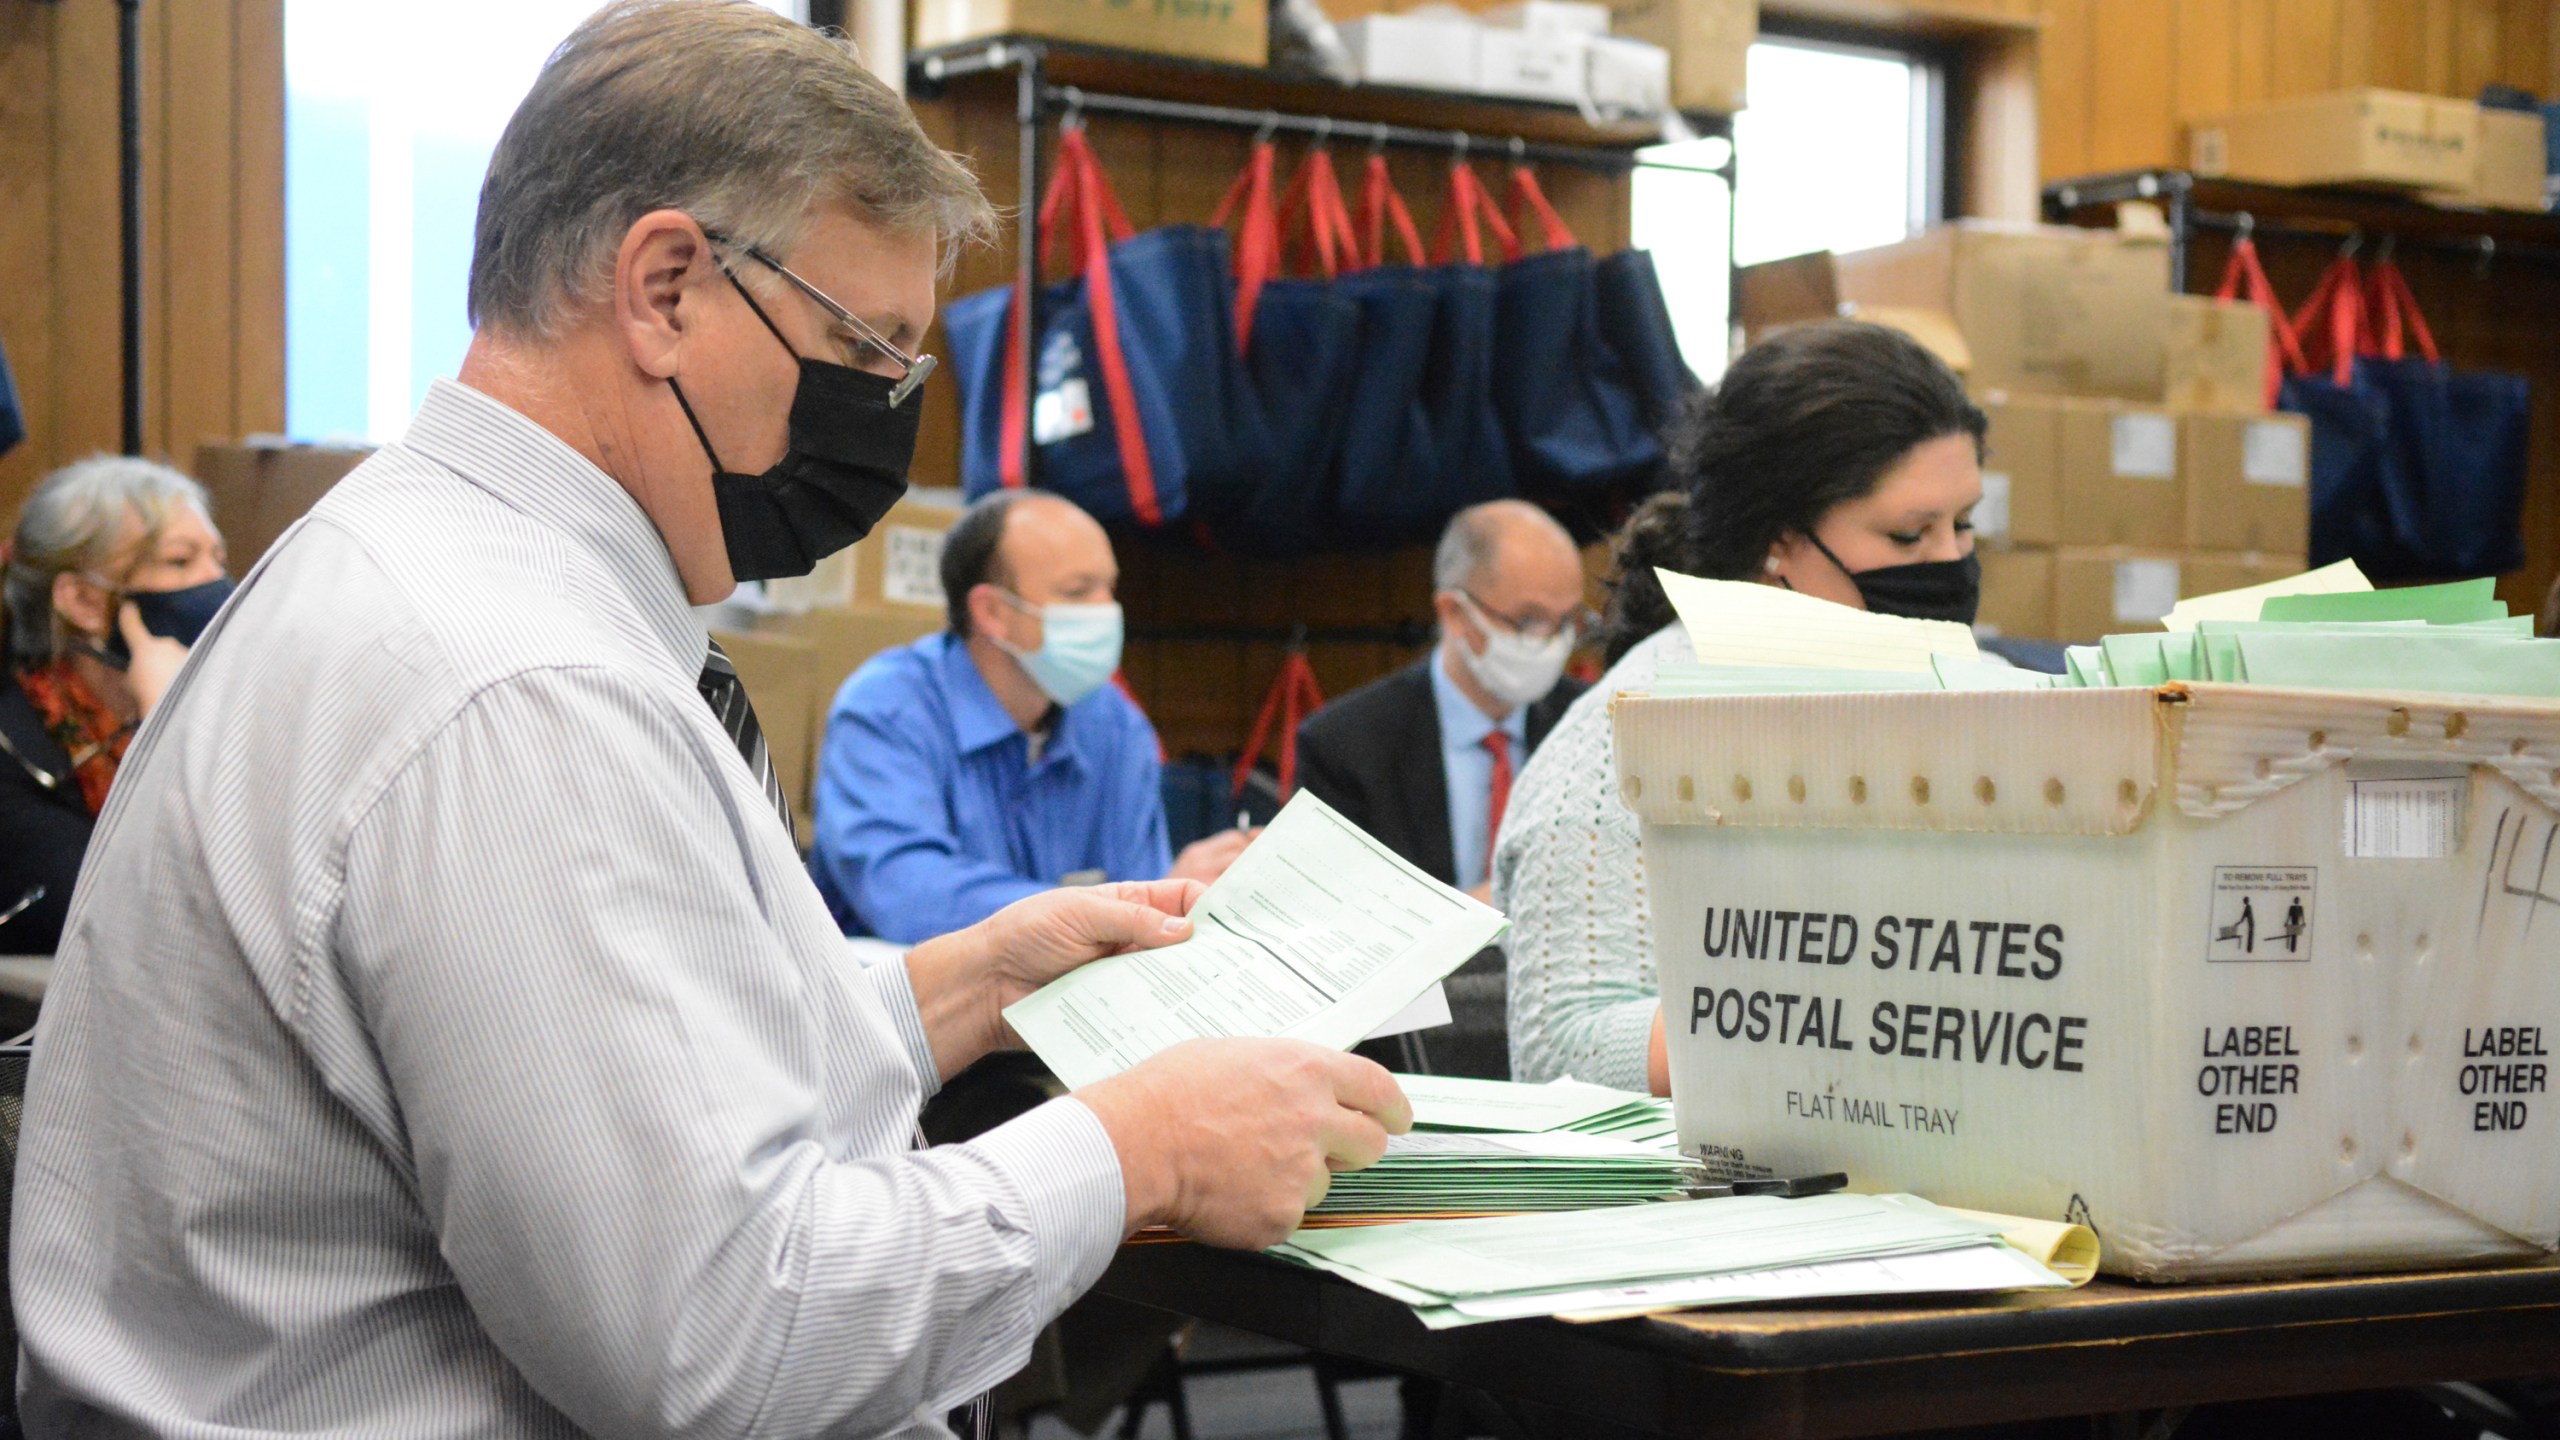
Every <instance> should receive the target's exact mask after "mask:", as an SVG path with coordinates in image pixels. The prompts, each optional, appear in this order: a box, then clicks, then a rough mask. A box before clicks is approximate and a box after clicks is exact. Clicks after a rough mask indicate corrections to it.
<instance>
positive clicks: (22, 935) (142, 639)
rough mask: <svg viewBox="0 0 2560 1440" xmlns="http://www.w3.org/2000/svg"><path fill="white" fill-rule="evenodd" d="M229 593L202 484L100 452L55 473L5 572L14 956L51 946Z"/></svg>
mask: <svg viewBox="0 0 2560 1440" xmlns="http://www.w3.org/2000/svg"><path fill="white" fill-rule="evenodd" d="M230 593H231V582H230V580H228V579H227V578H225V577H224V575H223V553H222V536H221V535H220V534H219V533H217V532H216V531H215V530H214V528H213V522H212V519H211V518H210V517H209V516H208V514H207V513H206V508H205V496H204V489H203V487H201V486H199V485H197V484H196V482H194V481H193V480H190V479H188V478H187V477H186V476H184V475H181V474H179V473H178V472H177V471H175V470H172V469H170V468H169V467H168V466H166V465H161V464H157V463H154V462H152V461H149V460H139V459H131V458H127V457H121V456H107V455H101V456H97V457H95V458H92V459H88V460H83V461H81V462H79V463H78V464H76V465H67V466H64V467H63V468H62V469H60V470H57V471H55V472H53V473H52V474H51V475H48V476H46V477H45V479H44V481H43V483H42V484H39V485H38V486H36V489H35V493H34V494H32V495H30V496H28V497H27V503H26V508H25V509H24V510H23V511H21V512H20V513H19V516H18V525H17V529H16V532H15V533H14V534H13V535H12V537H11V538H10V541H9V546H8V549H7V551H6V562H5V565H0V605H4V606H5V613H6V617H7V627H8V644H9V678H10V680H11V682H12V683H9V684H0V953H8V954H19V955H25V954H46V953H50V952H51V951H52V950H53V948H54V945H55V942H56V941H57V940H58V939H59V938H60V936H61V933H62V921H63V915H64V912H65V911H66V910H67V909H68V908H69V906H70V903H71V884H72V881H73V880H75V879H77V878H78V876H79V874H80V859H81V856H82V855H83V854H84V853H85V852H86V851H87V850H88V848H89V830H90V827H91V825H92V824H93V823H95V821H96V819H97V816H98V813H99V811H100V810H102V809H104V808H105V806H106V803H107V787H108V785H109V784H111V783H112V782H113V781H114V779H115V774H116V765H117V763H118V762H119V761H121V760H122V759H123V758H124V751H125V745H126V743H127V742H128V741H130V740H131V739H132V737H133V733H134V731H135V730H136V729H137V728H139V727H140V725H141V724H142V721H143V717H145V716H147V715H149V714H150V713H151V711H152V708H153V707H154V706H156V705H158V704H159V703H160V696H161V695H162V694H163V693H164V692H165V691H167V690H168V688H169V682H170V680H171V679H173V678H174V677H175V676H176V675H177V673H178V666H179V665H180V664H181V663H182V662H184V661H185V659H186V658H187V647H188V646H189V645H191V644H193V643H194V641H195V638H196V637H197V636H198V635H200V634H202V633H203V632H204V627H205V625H206V624H207V623H208V622H209V621H211V619H212V618H213V613H214V612H215V611H216V610H219V609H221V608H222V602H223V600H224V599H225V598H226V597H227V596H228V595H229V594H230Z"/></svg>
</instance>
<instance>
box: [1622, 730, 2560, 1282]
mask: <svg viewBox="0 0 2560 1440" xmlns="http://www.w3.org/2000/svg"><path fill="white" fill-rule="evenodd" d="M1614 718H1615V725H1616V732H1617V754H1618V771H1619V775H1620V777H1621V778H1620V784H1621V787H1622V791H1623V798H1624V799H1625V801H1626V803H1627V804H1628V805H1629V806H1630V807H1632V808H1633V809H1634V810H1635V812H1636V813H1637V815H1638V816H1639V817H1640V818H1641V819H1642V821H1643V823H1644V866H1645V881H1646V887H1647V892H1648V893H1649V894H1650V896H1651V897H1652V926H1653V944H1654V952H1655V959H1656V961H1657V963H1658V965H1659V969H1660V975H1661V983H1662V991H1663V1001H1664V1013H1665V1019H1666V1022H1667V1025H1668V1033H1669V1037H1670V1061H1671V1083H1672V1094H1673V1097H1674V1102H1675V1106H1676V1109H1677V1112H1678V1115H1679V1122H1680V1142H1681V1146H1682V1148H1683V1149H1685V1150H1687V1151H1689V1152H1690V1153H1692V1154H1695V1155H1699V1156H1702V1157H1703V1158H1705V1159H1706V1161H1707V1162H1708V1163H1709V1164H1710V1165H1711V1166H1712V1167H1714V1168H1715V1169H1716V1170H1717V1171H1718V1173H1719V1174H1720V1175H1723V1176H1727V1177H1735V1178H1739V1177H1754V1176H1765V1175H1796V1174H1806V1173H1811V1172H1819V1171H1826V1170H1835V1169H1839V1170H1847V1171H1848V1172H1849V1173H1850V1176H1851V1180H1852V1183H1853V1185H1855V1186H1856V1187H1858V1188H1861V1189H1870V1190H1909V1191H1912V1192H1914V1193H1917V1194H1921V1195H1926V1196H1928V1197H1930V1198H1931V1199H1933V1200H1937V1201H1939V1202H1941V1203H1945V1204H1951V1205H1963V1206H1970V1207H1974V1208H1979V1209H1986V1210H1995V1211H2004V1212H2010V1213H2015V1214H2020V1215H2040V1216H2047V1217H2051V1218H2055V1219H2060V1218H2064V1217H2069V1218H2071V1219H2073V1220H2078V1221H2082V1222H2085V1223H2087V1224H2089V1225H2091V1226H2093V1227H2094V1228H2095V1229H2096V1230H2097V1231H2098V1233H2099V1235H2100V1237H2101V1239H2102V1241H2103V1243H2104V1246H2105V1252H2106V1261H2105V1264H2106V1268H2107V1269H2109V1270H2110V1271H2113V1272H2115V1273H2119V1274H2126V1275H2133V1276H2138V1277H2143V1278H2151V1279H2205V1278H2224V1277H2249V1276H2255V1277H2271V1276H2287V1275H2307V1274H2316V1273H2336V1272H2350V1271H2366V1270H2383V1269H2396V1268H2409V1267H2421V1266H2437V1265H2455V1264H2467V1263H2475V1262H2486V1261H2493V1260H2501V1259H2518V1258H2529V1257H2535V1256H2540V1255H2544V1254H2547V1253H2548V1252H2550V1251H2551V1250H2552V1249H2553V1248H2554V1247H2555V1245H2560V1104H2555V1102H2554V1097H2553V1094H2552V1091H2551V1078H2552V1071H2553V1067H2554V1065H2555V1063H2560V1062H2555V1061H2554V1060H2553V1058H2552V1051H2553V1047H2554V1045H2555V1044H2560V864H2554V863H2553V860H2554V857H2555V856H2556V855H2560V770H2555V766H2560V704H2553V703H2548V702H2527V701H2514V700H2487V699H2484V700H2480V701H2477V702H2470V701H2466V700H2463V699H2461V698H2458V697H2447V696H2441V695H2430V696H2424V697H2419V696H2407V697H2394V696H2385V695H2372V694H2334V693H2319V692H2307V691H2285V690H2273V689H2264V688H2251V687H2244V686H2227V685H2201V684H2200V685H2192V686H2173V687H2170V688H2167V689H2164V690H2159V691H2152V690H2138V689H2124V690H2073V691H1995V692H1956V693H1891V694H1836V695H1795V696H1750V697H1721V698H1711V699H1653V698H1647V697H1641V696H1630V697H1626V698H1622V699H1620V700H1619V701H1618V703H1617V705H1616V709H1615V717H1614Z"/></svg>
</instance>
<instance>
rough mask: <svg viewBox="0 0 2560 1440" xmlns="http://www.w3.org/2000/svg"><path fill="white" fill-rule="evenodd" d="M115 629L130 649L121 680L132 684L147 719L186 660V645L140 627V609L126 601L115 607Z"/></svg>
mask: <svg viewBox="0 0 2560 1440" xmlns="http://www.w3.org/2000/svg"><path fill="white" fill-rule="evenodd" d="M116 629H117V630H118V631H119V632H121V633H122V634H123V636H124V643H125V648H126V649H128V650H131V651H132V652H133V663H132V664H130V665H128V666H126V667H125V672H124V682H125V684H127V685H129V686H131V687H133V699H134V704H135V705H137V706H139V707H140V708H141V711H142V715H141V717H140V718H143V719H148V718H150V715H151V712H152V711H154V710H156V709H158V708H160V697H161V696H163V695H166V694H168V693H169V683H170V682H171V681H173V680H175V679H177V678H178V667H179V666H181V665H184V664H186V663H187V647H186V646H184V645H181V644H179V643H178V642H177V641H175V640H172V639H170V638H168V637H167V636H165V635H154V634H152V633H151V632H150V631H149V630H147V629H145V628H143V624H142V611H141V610H140V609H138V608H136V607H135V605H134V603H133V602H132V601H130V600H127V601H126V602H124V604H122V605H120V606H118V607H116Z"/></svg>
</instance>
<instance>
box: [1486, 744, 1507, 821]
mask: <svg viewBox="0 0 2560 1440" xmlns="http://www.w3.org/2000/svg"><path fill="white" fill-rule="evenodd" d="M1484 748H1485V750H1486V752H1487V753H1489V754H1491V755H1492V756H1493V794H1492V804H1490V805H1488V806H1487V807H1486V814H1485V825H1484V833H1485V843H1486V845H1487V846H1490V845H1491V844H1492V843H1493V841H1494V839H1495V838H1496V837H1498V836H1500V835H1501V834H1502V810H1503V807H1504V806H1506V805H1509V804H1510V803H1511V737H1510V736H1509V735H1508V734H1506V733H1504V732H1503V731H1500V730H1495V731H1493V732H1492V733H1491V734H1489V735H1487V736H1485V737H1484Z"/></svg>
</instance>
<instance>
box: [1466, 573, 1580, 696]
mask: <svg viewBox="0 0 2560 1440" xmlns="http://www.w3.org/2000/svg"><path fill="white" fill-rule="evenodd" d="M1452 593H1454V594H1456V595H1457V597H1458V603H1459V604H1461V605H1463V606H1465V607H1466V609H1467V614H1468V615H1469V616H1471V617H1473V619H1474V620H1475V622H1476V629H1477V630H1479V631H1481V632H1482V633H1483V635H1484V649H1483V651H1482V652H1481V653H1479V652H1477V651H1475V650H1472V649H1469V648H1468V646H1467V643H1466V641H1465V640H1464V639H1463V638H1460V637H1456V636H1452V637H1451V639H1452V641H1453V643H1455V644H1456V645H1457V647H1458V660H1459V663H1461V664H1463V665H1465V666H1466V667H1467V673H1469V674H1471V675H1473V676H1475V677H1476V683H1477V684H1479V685H1482V686H1483V687H1484V689H1485V693H1486V694H1488V695H1491V696H1492V697H1493V698H1494V699H1496V700H1499V701H1501V702H1502V703H1503V704H1504V705H1505V706H1507V707H1508V708H1510V709H1513V710H1517V709H1519V708H1520V707H1521V706H1523V705H1534V704H1536V703H1537V702H1538V701H1540V700H1543V699H1545V698H1546V695H1547V692H1548V691H1550V690H1553V689H1554V688H1556V681H1558V680H1559V679H1562V678H1563V677H1564V666H1565V662H1566V661H1567V660H1570V659H1572V658H1573V642H1574V632H1573V631H1572V630H1570V629H1560V630H1558V631H1557V632H1556V633H1555V634H1553V635H1550V636H1548V637H1547V638H1546V639H1544V640H1532V639H1530V638H1529V637H1528V636H1526V635H1523V634H1521V633H1520V632H1519V631H1517V630H1514V629H1511V628H1510V627H1509V626H1506V625H1504V624H1502V623H1501V622H1500V621H1498V620H1495V619H1493V618H1492V617H1491V616H1488V615H1486V614H1485V612H1484V607H1483V606H1480V605H1478V604H1477V603H1476V602H1475V598H1474V597H1473V596H1471V595H1469V594H1467V593H1466V592H1465V591H1463V590H1460V591H1455V592H1452Z"/></svg>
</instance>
